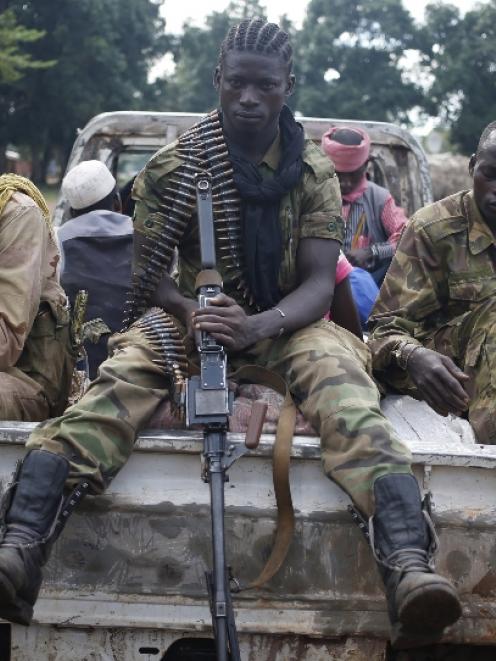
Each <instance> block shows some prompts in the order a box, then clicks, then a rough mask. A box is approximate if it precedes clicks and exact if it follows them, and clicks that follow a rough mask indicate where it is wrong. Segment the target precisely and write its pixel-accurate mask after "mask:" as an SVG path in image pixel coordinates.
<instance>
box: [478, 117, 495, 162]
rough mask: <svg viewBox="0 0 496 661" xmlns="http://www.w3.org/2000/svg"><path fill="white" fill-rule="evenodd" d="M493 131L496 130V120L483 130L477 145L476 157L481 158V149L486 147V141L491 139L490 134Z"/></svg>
mask: <svg viewBox="0 0 496 661" xmlns="http://www.w3.org/2000/svg"><path fill="white" fill-rule="evenodd" d="M493 131H496V122H491V123H490V124H488V125H487V126H486V128H485V129H484V130H483V131H482V135H481V137H480V139H479V144H478V145H477V151H476V153H475V156H476V158H479V156H480V153H481V151H482V150H483V149H484V147H485V145H486V142H487V141H488V140H489V136H490V135H491V133H493Z"/></svg>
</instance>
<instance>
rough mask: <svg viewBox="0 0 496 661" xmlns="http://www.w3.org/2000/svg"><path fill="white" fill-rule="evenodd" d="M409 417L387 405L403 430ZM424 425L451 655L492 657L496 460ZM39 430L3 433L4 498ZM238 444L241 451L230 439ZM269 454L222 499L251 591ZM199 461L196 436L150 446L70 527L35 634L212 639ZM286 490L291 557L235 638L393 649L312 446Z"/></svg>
mask: <svg viewBox="0 0 496 661" xmlns="http://www.w3.org/2000/svg"><path fill="white" fill-rule="evenodd" d="M409 406H410V404H409V403H408V402H404V403H403V404H402V403H401V402H395V401H393V402H392V410H393V412H394V411H396V412H397V411H398V407H400V413H401V415H402V416H403V418H404V419H407V420H408V415H407V414H408V407H409ZM414 408H415V407H414ZM415 410H416V409H415ZM389 414H390V415H391V411H390V412H389ZM419 415H420V418H421V419H422V420H423V422H424V425H423V429H424V436H423V437H422V435H421V431H422V430H421V427H419V426H417V423H415V424H413V423H412V424H413V427H412V428H413V431H412V434H411V436H412V438H411V439H408V438H406V441H407V442H408V443H409V445H410V447H411V448H412V450H413V453H414V458H415V471H416V474H417V477H418V479H419V482H420V484H421V486H422V487H424V488H425V489H428V490H431V492H432V494H433V501H434V519H435V521H436V524H437V526H438V532H439V533H440V538H441V549H442V551H441V554H440V556H439V559H438V567H439V569H440V571H441V572H442V573H443V574H445V575H447V576H449V577H451V578H452V579H453V580H454V581H455V583H456V585H457V587H458V589H459V590H460V593H461V596H462V599H463V606H464V617H463V619H462V621H461V622H460V623H459V624H457V625H456V626H454V627H452V628H451V630H449V631H447V633H446V636H445V642H451V643H459V644H461V643H465V644H478V645H482V644H495V643H496V631H495V626H494V622H495V616H496V535H495V532H496V506H495V503H496V479H495V475H494V468H495V467H496V448H493V447H491V446H480V445H477V444H475V443H474V442H473V440H472V441H470V438H469V437H467V434H466V431H467V430H466V429H463V425H462V427H461V428H460V427H459V425H458V422H459V421H454V422H455V424H454V426H453V425H451V427H450V424H449V421H448V422H446V420H444V419H443V420H442V421H439V420H436V419H434V418H433V419H431V420H429V419H428V418H426V414H425V412H424V411H422V412H421V413H420V414H419ZM433 415H434V416H435V414H433ZM405 416H406V417H405ZM410 417H411V416H410ZM436 425H440V426H438V427H436ZM443 425H446V427H443ZM31 427H32V425H30V424H26V423H21V424H19V423H10V424H9V423H5V424H4V425H3V426H2V425H0V451H1V453H2V462H1V464H0V483H1V485H2V486H4V485H5V484H6V483H7V481H8V479H9V474H10V472H11V471H12V470H13V467H14V464H15V461H16V460H17V459H18V458H19V457H20V456H21V455H22V452H23V449H22V444H23V441H24V440H25V437H26V435H27V433H28V432H29V429H30V428H31ZM433 430H434V432H435V433H436V434H437V437H436V436H435V437H434V438H433V437H432V436H431V433H432V432H433ZM443 430H444V431H443ZM443 433H444V436H443ZM412 439H413V440H412ZM230 440H231V442H232V443H234V444H236V443H238V442H241V441H240V437H239V436H238V435H234V434H233V435H230ZM271 441H272V438H271V437H269V436H266V437H264V438H263V439H262V444H261V447H260V448H259V449H258V450H257V451H256V453H254V454H253V455H252V456H250V457H246V458H244V459H242V460H240V461H239V462H238V463H237V464H236V465H235V466H234V467H233V468H232V470H231V473H230V483H229V484H228V485H227V488H226V505H227V511H226V528H227V539H228V558H229V562H230V564H231V565H232V567H233V569H234V572H235V574H236V575H237V576H238V577H239V578H240V579H241V580H244V581H248V580H250V579H252V578H253V577H254V576H256V575H257V574H258V572H259V570H260V568H261V567H262V565H263V563H264V560H265V559H266V557H267V554H268V552H269V549H270V545H271V542H272V536H273V531H274V521H275V508H274V496H273V491H272V482H271V463H270V460H269V450H270V445H271ZM200 451H201V442H200V439H199V436H198V435H195V434H194V433H188V432H177V433H172V432H167V433H160V432H153V431H149V432H145V433H144V434H143V435H142V437H141V438H140V440H139V441H138V443H137V447H136V452H135V453H134V454H133V456H132V457H131V459H130V461H129V462H128V463H127V464H126V466H125V467H124V468H123V470H122V471H121V473H120V474H119V475H118V476H117V478H116V479H115V480H114V482H113V483H112V485H111V487H110V489H109V491H108V492H107V493H106V494H105V495H104V496H101V497H98V498H88V499H87V500H86V501H85V503H84V504H83V507H82V508H81V509H80V510H79V512H78V513H76V514H75V515H74V516H73V517H72V519H71V520H70V521H69V524H68V526H67V528H66V530H65V531H64V534H63V536H62V537H61V539H60V540H59V543H58V544H57V545H56V548H55V550H54V554H53V556H52V559H51V560H50V562H49V564H48V565H47V568H46V582H45V586H44V589H43V590H42V593H41V598H40V601H39V603H38V606H37V608H36V610H35V618H36V620H37V621H38V622H39V623H41V624H43V625H46V624H53V625H56V626H63V627H66V626H69V627H83V628H87V627H96V628H98V629H99V628H102V629H105V630H107V629H109V628H110V629H112V628H116V627H117V628H129V629H132V630H141V629H150V628H152V629H157V630H158V629H160V630H161V631H166V630H169V631H171V632H174V631H176V632H177V631H181V632H184V633H188V632H196V634H198V632H206V634H207V635H208V632H209V631H210V618H209V613H208V608H207V604H206V601H205V591H204V583H203V575H204V571H205V569H206V568H207V566H209V564H210V558H209V553H210V543H209V539H210V520H209V511H208V500H209V496H208V488H207V486H206V485H204V484H203V483H202V482H201V480H200ZM291 484H292V491H293V498H294V504H295V511H296V517H297V524H296V534H295V538H294V541H293V543H292V546H291V549H290V553H289V557H288V559H287V562H286V563H285V565H284V567H283V569H282V570H281V571H280V573H279V574H278V575H276V576H275V577H274V578H273V579H272V581H271V582H270V583H269V584H268V585H267V586H266V588H265V589H263V590H261V591H257V592H255V593H250V592H243V593H241V594H240V595H237V596H236V598H235V607H236V609H237V622H238V625H239V629H240V631H241V633H242V634H244V635H247V636H268V637H269V638H270V637H274V636H276V635H277V636H282V637H283V638H284V637H287V636H291V635H295V634H298V635H299V636H306V637H310V638H312V639H316V640H319V641H320V640H327V639H329V638H332V639H335V638H340V637H350V636H351V637H364V638H373V639H377V640H385V639H386V638H387V636H388V622H387V617H386V612H385V603H384V599H383V595H382V590H381V587H380V581H379V578H378V574H377V571H376V568H375V566H374V563H373V561H372V558H371V554H370V551H369V549H368V547H367V545H366V544H365V542H364V540H363V538H362V537H361V534H360V533H359V531H358V530H357V528H356V527H355V526H354V525H353V524H352V522H351V520H350V517H349V515H348V513H347V510H346V507H347V505H348V499H347V497H346V496H345V495H344V494H343V493H342V492H341V491H340V490H339V489H338V488H337V487H336V486H335V485H334V484H332V483H331V482H329V481H328V480H327V479H326V478H325V477H324V475H323V473H322V470H321V466H320V455H319V447H318V439H316V438H310V437H299V438H296V439H295V442H294V447H293V461H292V467H291ZM110 658H112V657H110ZM316 658H318V657H316ZM358 658H359V657H358Z"/></svg>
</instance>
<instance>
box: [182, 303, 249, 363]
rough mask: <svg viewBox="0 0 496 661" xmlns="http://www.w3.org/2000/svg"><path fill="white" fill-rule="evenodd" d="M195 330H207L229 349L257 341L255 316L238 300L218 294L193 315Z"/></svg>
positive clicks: (244, 346)
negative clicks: (247, 311) (249, 313)
mask: <svg viewBox="0 0 496 661" xmlns="http://www.w3.org/2000/svg"><path fill="white" fill-rule="evenodd" d="M192 319H193V324H194V328H195V331H205V332H207V333H209V334H210V335H211V336H212V337H213V338H215V339H216V340H217V342H219V344H222V346H224V347H225V348H226V349H227V350H228V351H241V350H242V349H245V348H246V347H248V346H250V345H251V344H253V343H254V342H256V341H257V337H256V333H255V324H254V319H255V317H254V316H253V317H251V316H249V315H247V314H246V312H245V311H244V310H243V308H242V307H241V306H239V305H238V304H237V303H236V301H235V300H234V299H232V298H230V297H229V296H226V295H225V294H218V295H217V296H215V297H213V298H211V299H210V301H209V305H208V306H207V307H204V308H199V309H198V310H195V311H194V312H193V315H192Z"/></svg>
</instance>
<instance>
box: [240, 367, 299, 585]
mask: <svg viewBox="0 0 496 661" xmlns="http://www.w3.org/2000/svg"><path fill="white" fill-rule="evenodd" d="M230 377H232V378H233V379H234V380H236V381H246V382H249V383H256V384H259V385H262V386H267V387H269V388H272V389H273V390H275V391H276V392H278V393H279V394H281V395H283V396H284V403H283V405H282V409H281V413H280V415H279V420H278V422H277V431H276V438H275V441H274V452H273V463H272V479H273V484H274V493H275V497H276V503H277V529H276V535H275V540H274V544H273V546H272V551H271V553H270V557H269V559H268V560H267V562H266V564H265V567H264V568H263V569H262V571H261V572H260V574H259V576H258V577H257V578H256V579H255V580H254V581H252V582H251V583H249V584H248V585H246V586H242V589H253V588H260V587H262V585H264V583H266V582H267V581H269V580H270V579H271V578H272V577H273V576H274V575H275V574H276V573H277V572H278V571H279V569H280V568H281V566H282V564H283V562H284V560H285V559H286V556H287V554H288V550H289V545H290V544H291V540H292V538H293V533H294V510H293V501H292V499H291V487H290V483H289V464H290V458H291V443H292V441H293V434H294V428H295V422H296V406H295V404H294V402H293V399H292V397H291V393H290V392H289V390H288V386H287V384H286V382H285V380H284V379H283V378H282V377H281V376H279V374H277V373H276V372H272V371H271V370H268V369H266V368H264V367H260V366H259V365H245V366H243V367H241V368H240V369H239V370H237V371H236V372H235V373H234V374H232V375H230Z"/></svg>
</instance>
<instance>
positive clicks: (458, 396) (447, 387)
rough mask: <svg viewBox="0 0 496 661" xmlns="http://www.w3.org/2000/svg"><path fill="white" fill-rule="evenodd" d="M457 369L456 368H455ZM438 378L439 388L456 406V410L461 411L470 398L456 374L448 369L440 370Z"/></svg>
mask: <svg viewBox="0 0 496 661" xmlns="http://www.w3.org/2000/svg"><path fill="white" fill-rule="evenodd" d="M457 369H458V368H457ZM439 380H440V382H441V384H440V385H441V388H442V389H443V390H444V392H445V393H446V395H447V396H448V398H449V399H450V400H451V401H452V402H453V404H454V405H456V406H457V407H458V410H459V411H460V410H461V411H463V410H465V409H466V408H467V406H468V403H469V401H470V398H469V396H468V394H467V392H466V390H465V389H464V387H463V385H462V384H461V383H460V381H459V380H458V378H457V376H456V375H453V374H452V372H451V371H450V370H448V369H445V370H444V371H442V372H440V374H439Z"/></svg>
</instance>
